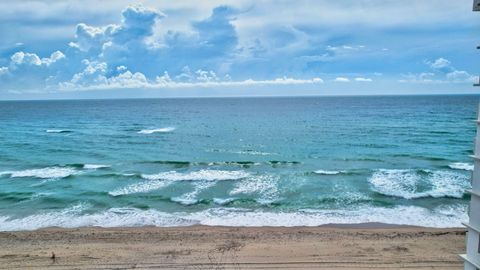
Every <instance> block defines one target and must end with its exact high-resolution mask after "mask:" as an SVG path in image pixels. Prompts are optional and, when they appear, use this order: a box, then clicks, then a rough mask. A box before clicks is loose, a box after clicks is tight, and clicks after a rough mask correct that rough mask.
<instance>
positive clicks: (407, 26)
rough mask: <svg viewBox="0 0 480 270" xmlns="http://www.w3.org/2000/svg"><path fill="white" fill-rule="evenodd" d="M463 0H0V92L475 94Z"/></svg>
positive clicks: (472, 23)
mask: <svg viewBox="0 0 480 270" xmlns="http://www.w3.org/2000/svg"><path fill="white" fill-rule="evenodd" d="M472 2H473V1H472V0H456V1H451V0H432V1H426V0H424V1H423V0H422V1H418V0H402V1H393V0H382V1H380V0H357V1H353V0H345V1H326V0H316V1H313V0H312V1H309V0H299V1H293V0H291V1H286V0H279V1H273V0H263V1H254V0H236V1H230V0H224V1H218V0H211V1H194V0H192V1H187V0H182V1H159V0H155V1H153V0H152V1H147V0H145V1H125V0H118V1H93V0H84V1H73V0H71V1H56V0H44V1H31V0H25V1H1V2H0V37H1V38H0V99H63V98H145V97H147V98H148V97H191V96H198V97H209V96H301V95H382V94H385V95H391V94H399V95H401V94H464V93H478V90H477V89H476V88H474V87H472V84H473V83H474V82H477V81H478V75H477V74H478V73H480V67H479V65H478V64H477V63H478V60H479V57H480V51H477V50H476V46H477V45H480V12H477V13H475V12H472Z"/></svg>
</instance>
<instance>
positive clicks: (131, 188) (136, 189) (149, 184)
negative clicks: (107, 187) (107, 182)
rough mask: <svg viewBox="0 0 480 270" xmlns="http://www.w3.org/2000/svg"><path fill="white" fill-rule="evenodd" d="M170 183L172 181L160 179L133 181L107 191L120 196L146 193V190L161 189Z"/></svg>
mask: <svg viewBox="0 0 480 270" xmlns="http://www.w3.org/2000/svg"><path fill="white" fill-rule="evenodd" d="M171 183H172V182H171V181H160V180H153V181H143V182H140V183H135V184H131V185H128V186H125V187H122V188H118V189H115V190H112V191H110V192H108V194H110V195H112V196H120V195H128V194H135V193H146V192H151V191H154V190H159V189H162V188H164V187H166V186H168V185H170V184H171Z"/></svg>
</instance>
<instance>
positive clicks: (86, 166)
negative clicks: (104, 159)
mask: <svg viewBox="0 0 480 270" xmlns="http://www.w3.org/2000/svg"><path fill="white" fill-rule="evenodd" d="M83 168H84V169H87V170H96V169H105V168H110V165H102V164H84V165H83Z"/></svg>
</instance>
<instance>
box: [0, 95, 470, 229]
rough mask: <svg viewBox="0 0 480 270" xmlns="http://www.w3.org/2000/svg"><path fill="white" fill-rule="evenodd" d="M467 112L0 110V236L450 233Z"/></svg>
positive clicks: (214, 102) (466, 165)
mask: <svg viewBox="0 0 480 270" xmlns="http://www.w3.org/2000/svg"><path fill="white" fill-rule="evenodd" d="M478 100H479V98H478V96H472V95H452V96H362V97H276V98H273V97H272V98H267V97H265V98H263V97H262V98H253V97H252V98H178V99H128V100H56V101H0V145H1V146H0V231H12V230H33V229H38V228H44V227H51V226H59V227H69V228H71V227H82V226H102V227H131V226H146V225H153V226H187V225H194V224H203V225H224V226H317V225H322V224H329V223H342V224H344V223H348V224H351V223H365V222H382V223H390V224H408V225H418V226H428V227H457V226H461V222H462V221H465V220H467V213H466V212H467V208H468V201H469V195H468V194H467V193H466V192H465V190H466V189H468V188H469V187H470V176H471V172H472V170H473V162H472V160H471V159H470V158H469V155H472V154H473V140H474V137H475V123H474V122H473V121H474V120H475V118H476V115H477V114H476V111H477V103H478Z"/></svg>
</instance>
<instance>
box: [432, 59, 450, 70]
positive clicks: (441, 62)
mask: <svg viewBox="0 0 480 270" xmlns="http://www.w3.org/2000/svg"><path fill="white" fill-rule="evenodd" d="M429 64H430V67H431V68H433V69H442V68H445V67H448V66H450V64H451V62H450V61H448V60H447V59H445V58H442V57H440V58H438V59H437V60H435V61H434V62H433V63H429Z"/></svg>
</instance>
